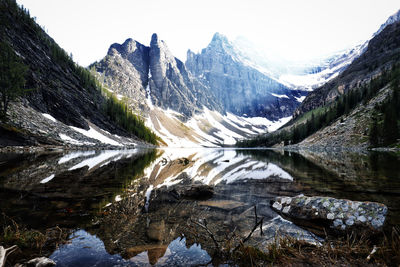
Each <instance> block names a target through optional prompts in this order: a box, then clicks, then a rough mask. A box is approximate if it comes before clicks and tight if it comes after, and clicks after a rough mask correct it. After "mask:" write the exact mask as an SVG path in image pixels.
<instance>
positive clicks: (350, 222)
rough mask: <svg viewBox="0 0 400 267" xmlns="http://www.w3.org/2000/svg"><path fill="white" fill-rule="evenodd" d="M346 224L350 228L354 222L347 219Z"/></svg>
mask: <svg viewBox="0 0 400 267" xmlns="http://www.w3.org/2000/svg"><path fill="white" fill-rule="evenodd" d="M346 224H347V225H349V226H351V225H353V224H354V220H353V219H347V220H346Z"/></svg>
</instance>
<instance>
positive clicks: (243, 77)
mask: <svg viewBox="0 0 400 267" xmlns="http://www.w3.org/2000/svg"><path fill="white" fill-rule="evenodd" d="M185 64H186V66H187V68H188V70H189V71H190V72H191V73H193V75H194V76H195V77H196V78H197V79H199V80H200V81H201V82H202V83H203V84H205V85H207V86H208V87H209V88H211V89H212V90H213V92H214V93H215V95H216V97H217V99H219V100H220V101H221V102H222V104H223V106H224V108H225V110H226V111H229V112H232V113H233V114H236V115H239V116H243V115H245V116H249V117H266V118H268V119H270V120H278V119H280V118H282V117H288V116H290V115H291V114H292V112H293V111H294V109H295V107H296V106H297V105H298V104H299V99H300V98H301V96H303V95H305V94H306V93H305V92H303V91H297V90H291V89H290V88H288V87H287V86H285V85H283V84H281V83H279V82H278V81H277V80H275V79H273V78H271V77H269V76H268V75H266V74H264V73H262V72H261V71H260V70H258V69H257V68H255V65H254V64H251V62H249V61H248V60H246V58H245V57H244V56H243V54H242V53H241V52H240V50H238V49H237V48H236V47H235V46H234V44H233V43H232V42H230V41H229V40H228V39H227V38H226V37H225V36H224V35H222V34H219V33H216V34H215V35H214V36H213V38H212V40H211V42H210V44H209V45H208V46H207V47H206V48H204V49H203V50H202V51H201V53H199V54H195V53H193V52H192V51H190V50H189V51H188V53H187V60H186V63H185Z"/></svg>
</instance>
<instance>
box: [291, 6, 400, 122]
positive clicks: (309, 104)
mask: <svg viewBox="0 0 400 267" xmlns="http://www.w3.org/2000/svg"><path fill="white" fill-rule="evenodd" d="M399 21H400V10H399V11H398V12H397V13H396V14H394V15H393V16H391V17H389V19H388V20H387V21H386V22H385V23H384V24H382V26H381V27H380V28H379V30H378V31H377V32H376V33H375V34H374V35H373V36H374V37H373V38H372V39H371V40H369V41H367V42H365V43H364V44H363V45H362V46H361V47H360V48H359V49H358V50H359V51H360V55H359V56H357V57H355V58H354V60H353V61H352V64H351V65H349V66H348V67H346V69H344V70H343V72H341V73H340V74H339V75H338V76H337V78H335V79H334V80H331V81H329V82H327V83H326V84H324V85H323V86H321V87H319V88H317V89H315V90H314V91H313V92H311V93H310V94H309V95H308V96H307V97H306V99H305V100H304V101H303V102H302V104H301V105H300V106H299V107H298V108H297V109H296V111H295V113H294V116H295V117H296V116H299V115H301V114H303V113H304V112H307V111H310V110H312V109H315V108H317V107H319V106H322V105H324V104H326V103H330V102H332V101H333V100H334V99H336V98H337V97H338V96H340V95H342V94H344V93H345V92H348V91H349V90H352V89H354V88H358V87H360V86H361V85H362V84H365V83H366V82H369V81H370V80H371V78H373V77H376V76H379V75H380V74H379V73H380V72H381V71H383V70H385V69H387V68H388V66H390V65H391V64H393V62H395V61H396V60H398V57H399V55H398V53H399V51H398V48H397V47H396V46H397V45H398V41H399V40H398V38H397V37H398V36H396V34H397V33H396V28H397V26H393V25H396V24H398V22H399Z"/></svg>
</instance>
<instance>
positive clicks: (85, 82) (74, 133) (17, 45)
mask: <svg viewBox="0 0 400 267" xmlns="http://www.w3.org/2000/svg"><path fill="white" fill-rule="evenodd" d="M0 11H1V12H0V13H1V21H0V22H1V23H0V34H1V36H2V38H1V41H2V42H5V43H6V44H7V45H9V46H10V47H11V48H12V50H13V51H14V52H15V54H16V55H17V56H18V57H19V58H20V59H21V61H22V62H23V64H25V65H26V66H27V67H28V71H27V74H26V77H25V78H26V85H25V90H26V91H28V93H27V94H26V95H25V96H23V97H22V98H20V99H19V100H18V101H16V102H13V103H11V104H10V108H9V112H8V115H9V121H8V122H6V123H1V125H0V132H1V134H0V146H8V145H56V146H88V147H90V146H109V145H112V146H122V145H127V146H133V145H134V144H136V143H142V142H141V141H140V140H139V139H138V138H137V137H136V136H135V135H134V134H132V133H133V132H134V131H132V130H133V127H131V128H130V129H128V128H127V127H124V125H122V121H123V120H127V119H131V120H135V117H134V115H132V116H130V115H129V114H127V113H124V111H123V110H122V108H123V106H122V104H120V103H118V101H113V100H112V99H108V98H107V97H105V96H104V94H103V93H102V91H101V89H100V87H99V86H98V84H97V82H96V80H95V78H94V77H92V76H91V75H90V73H89V72H88V71H87V70H86V69H84V68H82V67H80V66H78V65H77V64H75V63H74V62H73V61H72V59H71V58H70V57H69V56H68V55H67V53H66V52H65V51H64V50H63V49H62V48H60V47H59V46H58V45H57V44H56V43H55V42H54V40H53V39H52V38H51V37H49V36H48V35H47V34H46V33H45V32H44V31H43V30H42V28H41V27H40V26H39V25H37V24H36V23H35V21H34V20H33V19H32V18H31V17H30V15H29V12H28V11H26V10H23V9H21V8H20V7H18V5H17V4H16V2H15V1H13V0H4V1H1V2H0ZM110 105H113V111H114V112H115V113H114V115H115V114H116V113H118V112H119V113H118V114H119V115H118V116H119V117H118V120H119V122H118V121H117V118H115V116H116V115H115V116H114V118H113V117H112V116H110V114H108V113H107V110H106V109H105V107H106V108H110V107H111V106H110ZM110 111H111V110H110ZM136 122H137V125H136V126H135V127H142V128H140V129H141V131H142V130H143V131H142V133H145V132H146V131H149V130H148V129H146V128H145V127H144V125H143V123H141V122H140V121H139V120H136ZM135 129H136V130H137V129H138V128H135ZM146 134H150V131H149V132H148V133H147V132H146ZM150 135H151V134H150ZM150 135H149V136H150Z"/></svg>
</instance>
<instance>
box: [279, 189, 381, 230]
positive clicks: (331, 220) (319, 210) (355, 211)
mask: <svg viewBox="0 0 400 267" xmlns="http://www.w3.org/2000/svg"><path fill="white" fill-rule="evenodd" d="M272 208H273V209H274V210H275V211H278V212H279V213H281V214H282V215H284V216H285V217H287V218H289V219H291V220H292V221H294V222H295V223H298V224H301V225H305V226H307V227H311V228H314V229H318V228H319V230H321V231H322V230H323V228H324V227H325V226H328V229H331V230H337V231H344V230H348V229H351V230H354V229H359V230H372V232H377V231H381V230H382V227H383V225H384V223H385V220H386V214H387V207H386V206H385V205H383V204H380V203H376V202H360V201H351V200H346V199H335V198H331V197H318V196H316V197H307V196H297V197H291V198H290V197H278V198H276V200H275V201H274V202H273V203H272Z"/></svg>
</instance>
